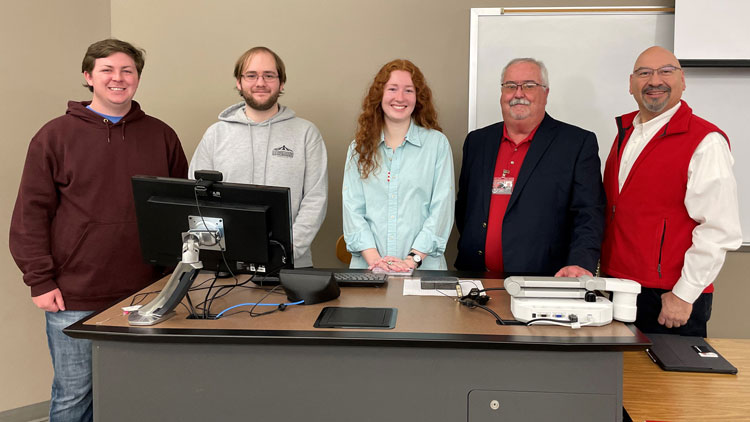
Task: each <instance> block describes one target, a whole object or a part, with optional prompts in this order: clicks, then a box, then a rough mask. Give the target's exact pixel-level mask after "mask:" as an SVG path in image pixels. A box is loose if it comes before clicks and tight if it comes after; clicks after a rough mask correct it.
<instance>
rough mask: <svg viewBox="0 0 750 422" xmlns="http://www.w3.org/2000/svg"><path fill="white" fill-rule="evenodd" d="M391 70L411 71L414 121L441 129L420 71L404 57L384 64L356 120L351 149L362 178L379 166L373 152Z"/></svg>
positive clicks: (382, 123) (375, 148)
mask: <svg viewBox="0 0 750 422" xmlns="http://www.w3.org/2000/svg"><path fill="white" fill-rule="evenodd" d="M394 70H405V71H407V72H409V73H411V80H412V82H413V83H414V88H415V90H416V94H417V103H416V105H415V106H414V112H413V113H412V115H411V117H412V119H414V122H415V123H416V124H418V125H419V126H422V127H424V128H427V129H435V130H439V131H442V129H441V128H440V125H439V124H438V121H437V111H435V106H434V105H433V104H432V91H431V90H430V87H429V86H427V82H426V81H425V78H424V75H423V74H422V71H421V70H419V68H418V67H417V66H416V65H415V64H414V63H412V62H410V61H409V60H405V59H396V60H393V61H390V62H388V63H386V64H385V65H384V66H383V67H382V68H380V70H379V71H378V73H377V74H376V75H375V78H374V79H373V81H372V85H370V89H369V90H368V91H367V95H366V96H365V99H364V100H362V114H360V115H359V119H357V134H356V135H355V137H354V141H355V146H354V150H355V151H356V152H357V157H358V158H357V166H358V167H359V172H360V174H361V175H362V178H363V179H367V177H368V176H369V175H370V174H371V173H372V172H373V171H375V170H376V169H377V168H378V165H379V164H378V162H377V155H376V154H375V152H376V151H377V148H378V144H379V143H380V134H381V132H382V131H383V125H384V124H385V119H384V117H383V106H382V105H381V103H382V101H383V91H384V87H385V84H386V83H387V82H388V80H389V79H390V77H391V72H393V71H394Z"/></svg>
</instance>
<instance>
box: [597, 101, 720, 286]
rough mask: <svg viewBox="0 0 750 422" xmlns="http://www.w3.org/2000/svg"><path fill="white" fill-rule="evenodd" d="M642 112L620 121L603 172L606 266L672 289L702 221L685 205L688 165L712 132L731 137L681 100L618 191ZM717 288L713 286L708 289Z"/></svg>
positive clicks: (612, 271)
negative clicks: (625, 155)
mask: <svg viewBox="0 0 750 422" xmlns="http://www.w3.org/2000/svg"><path fill="white" fill-rule="evenodd" d="M636 114H637V112H633V113H630V114H626V115H624V116H621V117H619V118H618V119H617V123H618V136H617V139H615V142H614V144H613V145H612V150H611V151H610V153H609V157H608V158H607V164H606V167H605V170H604V189H605V191H606V194H607V228H606V232H605V234H604V243H603V245H602V259H601V269H602V272H604V273H605V274H609V275H611V276H613V277H620V278H627V279H631V280H635V281H637V282H639V283H640V284H641V285H643V286H644V287H652V288H659V289H666V290H671V289H672V287H674V285H675V283H677V280H679V278H680V274H681V271H682V266H683V263H684V260H685V252H686V251H687V250H688V248H689V247H690V246H691V245H692V243H693V241H692V231H693V229H694V228H695V226H697V225H698V223H697V222H696V221H694V220H693V219H692V218H690V216H689V215H688V212H687V209H686V208H685V192H686V189H687V180H688V178H687V175H688V165H689V164H690V159H691V157H692V156H693V152H695V149H696V148H697V147H698V144H700V142H701V141H702V140H703V138H705V137H706V135H708V134H709V133H711V132H718V133H720V134H721V135H722V136H724V138H725V139H727V142H729V138H728V137H727V135H726V134H725V133H724V132H722V131H721V130H720V129H719V128H717V127H716V126H715V125H713V124H711V123H709V122H707V121H706V120H703V119H701V118H700V117H698V116H695V115H693V111H692V109H691V108H690V107H688V105H687V103H686V102H684V101H682V102H681V106H680V108H679V109H678V110H677V113H675V115H674V116H672V118H671V119H670V120H669V122H667V123H666V124H665V125H664V127H662V128H661V129H660V130H659V132H657V134H656V135H654V137H653V138H652V139H651V141H650V142H649V143H648V145H646V148H644V150H643V151H642V152H641V154H640V155H639V156H638V158H637V159H636V161H635V163H634V164H633V167H632V169H631V170H630V173H629V174H628V178H627V179H626V181H625V184H624V185H623V187H622V191H620V190H619V189H618V174H619V173H620V160H621V158H622V152H623V150H624V149H625V145H626V144H627V141H628V139H629V138H630V135H631V134H632V133H633V119H634V118H635V116H636ZM710 292H713V284H711V285H710V286H708V287H707V288H706V289H705V290H704V293H710Z"/></svg>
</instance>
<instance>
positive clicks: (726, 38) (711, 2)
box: [674, 0, 750, 60]
mask: <svg viewBox="0 0 750 422" xmlns="http://www.w3.org/2000/svg"><path fill="white" fill-rule="evenodd" d="M748 14H750V2H749V1H747V0H721V1H716V0H677V1H676V3H675V25H674V54H675V56H677V58H678V59H680V60H683V59H688V60H748V59H750V43H749V42H748V40H750V25H748V24H747V16H748ZM719 25H720V27H719Z"/></svg>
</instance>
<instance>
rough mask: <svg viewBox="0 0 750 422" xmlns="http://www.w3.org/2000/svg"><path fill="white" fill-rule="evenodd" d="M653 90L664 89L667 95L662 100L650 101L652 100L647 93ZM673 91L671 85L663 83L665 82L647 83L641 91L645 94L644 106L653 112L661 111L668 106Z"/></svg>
mask: <svg viewBox="0 0 750 422" xmlns="http://www.w3.org/2000/svg"><path fill="white" fill-rule="evenodd" d="M651 91H664V92H666V93H667V96H666V98H664V100H662V101H659V102H649V101H650V100H649V99H648V97H647V96H646V94H647V93H649V92H651ZM671 93H672V88H670V87H669V85H663V84H662V85H657V86H652V85H647V86H646V87H644V88H643V90H642V91H641V94H642V95H643V106H644V107H646V110H648V111H650V112H652V113H660V112H661V111H662V110H664V107H666V106H667V103H668V102H669V98H670V94H671Z"/></svg>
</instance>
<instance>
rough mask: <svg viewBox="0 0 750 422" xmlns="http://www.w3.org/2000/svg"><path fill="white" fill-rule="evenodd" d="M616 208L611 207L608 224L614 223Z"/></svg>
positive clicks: (615, 206)
mask: <svg viewBox="0 0 750 422" xmlns="http://www.w3.org/2000/svg"><path fill="white" fill-rule="evenodd" d="M616 208H617V205H612V217H611V218H610V219H609V222H610V223H611V222H613V221H615V209H616Z"/></svg>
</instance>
